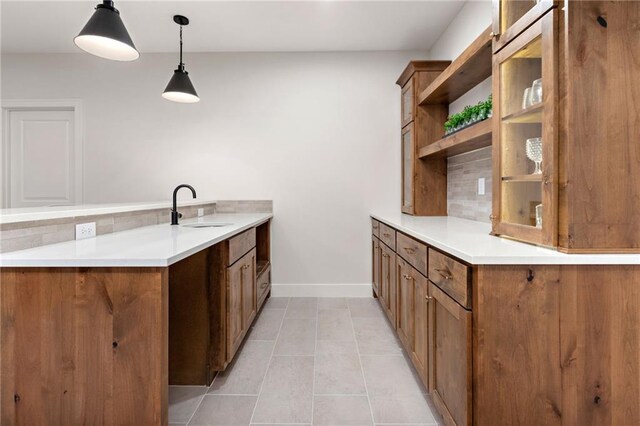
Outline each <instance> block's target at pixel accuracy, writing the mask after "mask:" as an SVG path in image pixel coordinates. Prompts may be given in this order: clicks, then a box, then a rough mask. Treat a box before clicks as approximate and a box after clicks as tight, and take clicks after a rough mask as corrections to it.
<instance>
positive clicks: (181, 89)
mask: <svg viewBox="0 0 640 426" xmlns="http://www.w3.org/2000/svg"><path fill="white" fill-rule="evenodd" d="M173 21H174V22H175V23H176V24H178V25H180V63H179V64H178V69H177V70H175V71H174V72H173V76H172V77H171V80H169V84H167V87H166V88H165V89H164V92H163V93H162V97H163V98H165V99H168V100H170V101H173V102H181V103H188V104H191V103H195V102H199V101H200V98H199V97H198V94H197V93H196V89H195V88H194V87H193V84H191V80H190V79H189V73H188V72H187V71H186V70H185V69H184V63H183V62H182V26H186V25H189V19H187V18H186V17H184V16H182V15H175V16H174V17H173Z"/></svg>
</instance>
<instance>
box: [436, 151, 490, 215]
mask: <svg viewBox="0 0 640 426" xmlns="http://www.w3.org/2000/svg"><path fill="white" fill-rule="evenodd" d="M478 178H484V179H485V195H478ZM491 188H492V173H491V147H490V146H489V147H486V148H482V149H479V150H477V151H473V152H468V153H465V154H460V155H456V156H455V157H450V158H448V159H447V210H448V212H449V216H455V217H461V218H464V219H471V220H477V221H480V222H490V219H489V215H490V214H491Z"/></svg>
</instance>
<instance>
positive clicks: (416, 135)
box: [396, 61, 450, 216]
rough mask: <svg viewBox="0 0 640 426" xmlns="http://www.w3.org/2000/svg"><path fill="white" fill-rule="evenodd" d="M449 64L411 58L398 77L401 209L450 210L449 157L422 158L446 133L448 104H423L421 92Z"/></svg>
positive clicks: (435, 213) (431, 212)
mask: <svg viewBox="0 0 640 426" xmlns="http://www.w3.org/2000/svg"><path fill="white" fill-rule="evenodd" d="M449 64H450V62H449V61H411V62H409V65H407V67H406V68H405V70H404V71H403V72H402V75H400V78H398V81H396V84H398V85H399V86H400V87H401V90H400V105H401V108H400V109H401V129H402V130H401V151H402V165H401V167H402V191H401V193H402V201H401V210H402V212H403V213H406V214H411V215H416V216H445V215H446V214H447V162H446V159H445V158H438V159H430V160H420V159H419V158H418V151H419V150H420V149H421V148H423V147H424V146H426V145H428V144H429V143H431V142H434V141H436V140H438V139H440V138H441V137H442V129H443V127H442V126H443V124H444V122H445V121H446V119H447V114H448V109H447V108H446V106H445V105H426V106H420V105H418V95H419V93H421V92H422V91H423V90H425V89H426V88H427V86H428V85H429V84H431V83H432V82H433V81H434V80H435V79H436V78H437V77H438V76H439V75H440V74H441V73H442V71H444V70H445V69H446V68H447V66H448V65H449Z"/></svg>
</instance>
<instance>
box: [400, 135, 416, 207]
mask: <svg viewBox="0 0 640 426" xmlns="http://www.w3.org/2000/svg"><path fill="white" fill-rule="evenodd" d="M414 138H415V132H414V127H413V125H412V124H411V123H410V124H409V125H407V126H405V127H404V128H403V129H402V154H401V155H402V212H403V213H408V214H411V213H413V211H414V209H413V205H414V203H413V199H414V197H415V192H414V190H413V184H414V177H413V175H414V161H415V151H416V149H415V139H414Z"/></svg>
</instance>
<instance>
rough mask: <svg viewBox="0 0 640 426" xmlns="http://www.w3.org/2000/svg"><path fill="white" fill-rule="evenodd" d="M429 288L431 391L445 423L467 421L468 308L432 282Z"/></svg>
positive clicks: (468, 413) (468, 384) (468, 372)
mask: <svg viewBox="0 0 640 426" xmlns="http://www.w3.org/2000/svg"><path fill="white" fill-rule="evenodd" d="M429 291H430V292H431V296H430V297H432V298H433V299H431V303H432V317H431V324H430V327H431V331H430V333H429V334H430V337H431V343H430V345H431V363H430V368H431V378H432V380H431V395H432V397H433V402H434V404H435V405H436V407H437V408H438V411H439V412H440V414H442V417H444V420H445V423H446V424H455V425H458V426H461V425H470V424H471V420H472V418H471V416H472V411H471V389H472V382H471V380H472V379H471V312H470V311H467V310H466V309H464V308H463V307H462V306H460V305H459V304H457V303H456V302H455V301H454V300H453V299H452V298H450V297H449V296H447V295H446V294H445V293H444V292H443V291H442V290H440V289H439V288H438V287H437V286H436V285H435V284H433V283H429Z"/></svg>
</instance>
